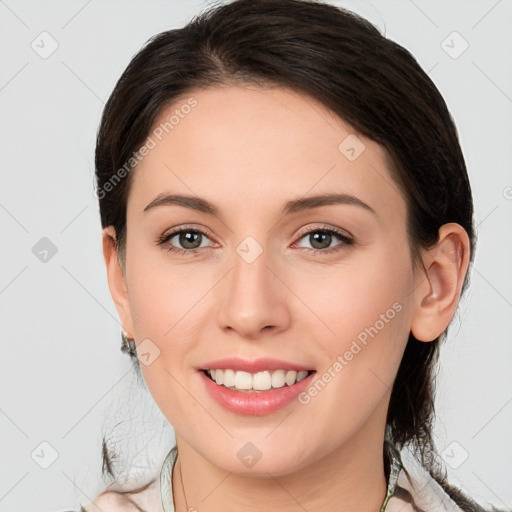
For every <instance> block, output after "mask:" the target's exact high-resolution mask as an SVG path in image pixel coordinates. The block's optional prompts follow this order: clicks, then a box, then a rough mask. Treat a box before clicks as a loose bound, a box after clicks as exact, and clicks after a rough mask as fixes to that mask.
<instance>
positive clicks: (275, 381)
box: [205, 369, 312, 392]
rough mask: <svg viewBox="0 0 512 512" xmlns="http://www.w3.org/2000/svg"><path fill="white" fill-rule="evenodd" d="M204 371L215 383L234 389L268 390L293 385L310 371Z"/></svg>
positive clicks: (247, 390) (249, 390)
mask: <svg viewBox="0 0 512 512" xmlns="http://www.w3.org/2000/svg"><path fill="white" fill-rule="evenodd" d="M205 373H206V374H207V375H208V376H209V377H210V379H211V380H213V381H214V382H215V383H216V384H218V385H220V386H223V387H225V388H227V389H231V390H234V391H245V392H254V391H268V390H270V389H278V388H282V387H284V386H293V385H294V384H296V383H297V382H300V381H301V380H303V379H305V378H306V377H307V376H308V375H309V374H310V373H312V372H311V371H307V370H299V371H296V370H283V369H279V370H274V371H271V370H264V371H260V372H257V373H249V372H245V371H240V370H239V371H236V370H232V369H209V370H205Z"/></svg>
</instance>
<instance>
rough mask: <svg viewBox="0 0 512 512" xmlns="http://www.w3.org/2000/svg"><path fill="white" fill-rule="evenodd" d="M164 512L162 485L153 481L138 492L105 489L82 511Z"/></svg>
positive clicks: (81, 511)
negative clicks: (161, 496) (161, 493)
mask: <svg viewBox="0 0 512 512" xmlns="http://www.w3.org/2000/svg"><path fill="white" fill-rule="evenodd" d="M132 511H133V512H163V508H162V502H161V498H160V486H159V484H158V482H157V481H152V482H150V483H149V484H148V485H146V486H144V487H143V488H142V489H141V490H139V491H138V492H131V493H123V492H118V491H105V492H103V493H101V494H100V495H99V496H98V497H97V498H96V499H95V500H94V501H93V502H92V503H89V504H88V505H85V506H84V508H83V510H80V512H132Z"/></svg>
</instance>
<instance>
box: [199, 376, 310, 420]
mask: <svg viewBox="0 0 512 512" xmlns="http://www.w3.org/2000/svg"><path fill="white" fill-rule="evenodd" d="M199 373H200V375H201V379H202V380H203V382H204V384H205V386H206V389H207V391H208V392H209V393H210V395H211V396H212V398H213V399H214V400H216V401H217V402H218V403H219V404H220V405H222V406H223V407H224V408H225V409H227V410H228V411H231V412H234V413H236V414H241V415H245V416H264V415H266V414H271V413H273V412H275V411H278V410H279V409H282V408H283V407H285V406H286V405H288V404H289V403H290V402H292V401H293V400H294V399H295V398H296V397H297V396H298V395H299V394H300V393H302V392H303V391H304V390H305V389H306V388H307V387H308V386H309V385H310V383H311V379H312V378H313V376H314V375H315V372H312V373H311V374H310V375H308V376H307V377H306V378H304V379H302V380H301V381H300V382H296V383H295V384H293V386H287V385H285V386H283V387H282V388H275V389H272V390H271V391H256V392H254V391H253V392H247V391H233V390H232V389H228V388H226V387H224V386H221V385H219V384H217V383H215V382H214V381H213V380H211V379H210V378H209V377H207V375H206V373H205V372H204V371H202V370H200V371H199Z"/></svg>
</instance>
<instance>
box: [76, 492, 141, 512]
mask: <svg viewBox="0 0 512 512" xmlns="http://www.w3.org/2000/svg"><path fill="white" fill-rule="evenodd" d="M132 510H134V511H136V510H137V507H136V506H135V505H134V504H133V502H131V501H130V500H129V499H128V498H127V497H126V495H124V494H121V493H120V492H115V491H107V492H104V493H101V494H100V495H99V496H97V497H96V498H95V499H94V501H92V502H91V503H89V504H87V505H85V506H84V507H83V508H82V509H81V510H80V512H128V511H130V512H131V511H132Z"/></svg>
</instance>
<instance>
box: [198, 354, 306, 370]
mask: <svg viewBox="0 0 512 512" xmlns="http://www.w3.org/2000/svg"><path fill="white" fill-rule="evenodd" d="M200 369H201V370H217V369H219V370H228V369H231V370H235V371H244V372H249V373H257V372H262V371H264V370H297V371H300V370H307V371H311V370H312V368H310V367H307V366H304V365H302V364H298V363H293V362H290V361H283V360H281V359H273V358H268V357H264V358H260V359H254V360H252V361H250V360H247V359H240V358H238V357H227V358H225V359H216V360H215V361H209V362H207V363H204V365H203V366H201V368H200Z"/></svg>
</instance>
